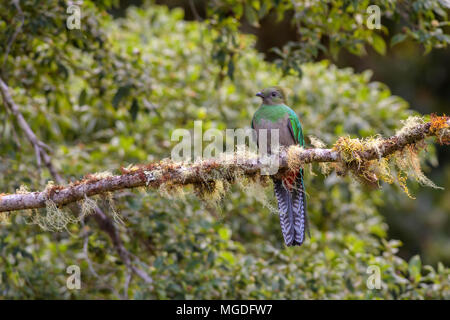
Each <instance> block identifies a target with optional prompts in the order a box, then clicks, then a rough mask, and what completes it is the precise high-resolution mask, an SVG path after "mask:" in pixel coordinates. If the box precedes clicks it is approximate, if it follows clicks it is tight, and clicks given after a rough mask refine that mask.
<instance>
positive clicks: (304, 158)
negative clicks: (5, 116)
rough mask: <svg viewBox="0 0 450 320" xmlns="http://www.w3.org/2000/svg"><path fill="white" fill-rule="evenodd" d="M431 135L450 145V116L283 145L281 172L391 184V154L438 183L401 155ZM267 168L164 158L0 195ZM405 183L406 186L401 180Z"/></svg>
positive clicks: (60, 194) (39, 204) (103, 189)
mask: <svg viewBox="0 0 450 320" xmlns="http://www.w3.org/2000/svg"><path fill="white" fill-rule="evenodd" d="M430 136H434V137H436V140H437V141H438V142H439V143H441V144H450V119H449V117H446V116H434V115H432V116H431V120H430V121H428V122H425V121H423V120H422V118H420V117H411V118H409V119H408V120H406V121H405V122H404V126H403V127H402V128H401V129H400V130H399V131H397V133H396V134H395V135H394V136H391V137H389V138H386V139H383V138H380V137H376V138H369V139H351V138H349V137H341V138H339V139H338V140H337V142H336V143H335V144H334V146H333V147H332V148H329V149H327V148H311V149H304V148H302V147H299V146H292V147H290V148H289V149H282V150H281V151H280V153H279V171H278V173H277V174H278V175H282V174H283V173H284V172H285V171H286V170H289V169H296V168H298V167H303V166H304V165H305V164H308V163H331V164H332V165H331V166H330V167H328V169H333V168H334V169H336V170H337V171H338V173H340V174H343V173H346V172H348V171H350V172H352V173H353V174H355V175H357V176H358V177H359V178H362V180H365V182H369V183H373V182H377V181H378V180H379V179H382V180H385V181H388V182H389V179H390V178H389V179H388V178H386V174H385V171H386V170H385V169H386V168H384V166H385V165H384V164H385V163H387V161H386V158H395V157H394V155H397V158H398V159H397V165H398V166H399V168H400V169H402V170H403V169H408V168H406V167H407V166H410V167H411V168H409V169H411V170H413V171H416V172H419V173H418V174H417V176H418V177H419V178H418V179H417V180H419V182H424V181H425V182H424V184H428V185H432V183H431V184H430V183H427V182H426V181H427V179H426V177H424V176H423V174H422V175H421V171H420V165H418V164H417V161H416V160H415V159H414V158H413V157H412V156H408V157H406V158H407V159H406V160H408V159H409V160H408V161H406V160H405V157H404V156H401V155H402V154H403V153H404V152H405V151H407V152H410V153H411V154H413V155H414V154H415V155H416V154H417V152H418V150H420V147H421V146H422V147H424V146H425V145H424V139H425V138H427V137H430ZM411 159H412V160H411ZM264 166H265V165H264V162H263V161H262V159H261V158H258V157H256V156H255V155H254V154H249V153H243V154H239V153H236V154H234V155H232V156H230V157H228V158H226V157H225V158H217V159H216V158H214V159H206V160H202V161H198V162H195V163H185V162H184V163H179V162H172V161H170V160H163V161H160V162H159V163H151V164H148V165H138V166H133V167H129V168H121V174H119V175H112V174H111V173H95V174H89V175H87V176H85V178H84V179H82V180H80V181H76V182H73V183H71V184H69V185H65V186H63V185H50V186H48V187H47V188H46V189H45V190H44V191H40V192H39V191H38V192H27V191H24V190H20V191H18V192H17V193H15V194H0V212H7V211H15V210H23V209H35V208H43V207H46V205H47V204H48V203H49V201H50V202H51V203H54V204H56V205H57V206H58V207H61V206H64V205H67V204H69V203H73V202H76V201H80V200H81V201H83V199H85V198H86V197H91V196H94V195H101V194H107V193H110V192H114V191H118V190H122V189H128V188H137V187H149V188H161V187H162V186H164V185H165V186H167V185H170V186H172V187H180V186H184V185H194V186H195V187H197V189H198V187H200V189H201V188H202V187H205V186H206V187H208V186H209V185H210V184H211V183H215V182H216V181H222V182H224V181H225V182H227V183H228V184H229V183H233V182H234V181H235V180H236V177H238V176H246V177H255V176H259V175H260V174H261V170H263V169H264ZM383 172H384V173H383ZM400 180H401V179H400ZM400 184H401V185H402V183H401V182H400Z"/></svg>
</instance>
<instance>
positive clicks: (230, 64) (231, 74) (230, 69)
mask: <svg viewBox="0 0 450 320" xmlns="http://www.w3.org/2000/svg"><path fill="white" fill-rule="evenodd" d="M227 75H228V77H230V79H231V80H234V62H233V58H230V61H228V71H227Z"/></svg>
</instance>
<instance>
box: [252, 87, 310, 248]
mask: <svg viewBox="0 0 450 320" xmlns="http://www.w3.org/2000/svg"><path fill="white" fill-rule="evenodd" d="M256 96H258V97H260V98H261V99H262V104H261V106H260V107H259V108H258V109H257V110H256V112H255V113H254V115H253V118H252V123H251V127H252V129H254V130H255V136H256V142H257V145H258V148H263V147H267V151H266V152H267V153H270V151H271V147H270V141H271V138H270V137H267V146H261V145H260V144H259V142H258V137H259V130H261V129H266V130H267V131H266V134H267V136H268V133H269V132H270V130H271V129H278V130H279V132H278V134H279V145H280V146H284V147H288V146H291V145H300V146H304V145H305V140H304V138H303V130H302V125H301V123H300V120H299V118H298V117H297V114H296V113H295V111H294V110H292V109H291V108H290V107H288V106H287V105H286V94H285V92H284V90H283V88H281V87H279V86H273V87H269V88H266V89H264V90H262V91H260V92H258V93H257V94H256ZM272 180H273V184H274V192H275V197H276V198H277V202H278V211H279V217H280V226H281V232H282V234H283V238H284V242H285V244H286V246H288V247H290V246H301V245H302V244H303V242H304V240H305V233H308V234H309V228H308V217H307V211H306V198H305V186H304V183H303V169H299V170H296V171H292V170H289V171H288V172H287V173H286V174H284V175H283V176H282V177H281V178H277V177H275V176H274V175H273V176H272Z"/></svg>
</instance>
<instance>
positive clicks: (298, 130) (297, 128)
mask: <svg viewBox="0 0 450 320" xmlns="http://www.w3.org/2000/svg"><path fill="white" fill-rule="evenodd" d="M286 114H287V115H288V116H289V120H290V125H291V126H292V131H293V134H294V139H295V142H296V143H297V144H299V145H301V146H303V145H305V140H304V138H303V131H302V125H301V123H300V120H299V119H298V117H297V114H296V113H295V112H294V110H292V109H291V108H289V107H288V106H287V105H285V104H276V105H267V104H263V105H261V107H259V109H258V110H257V111H256V112H255V114H254V115H253V121H252V127H253V128H254V126H255V124H260V123H261V120H268V121H271V122H273V123H275V122H278V121H280V120H281V119H283V118H284V117H286Z"/></svg>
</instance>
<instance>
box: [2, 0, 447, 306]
mask: <svg viewBox="0 0 450 320" xmlns="http://www.w3.org/2000/svg"><path fill="white" fill-rule="evenodd" d="M32 2H33V1H28V2H27V1H21V3H22V10H24V12H26V19H25V24H24V28H26V30H27V32H23V34H21V36H20V38H18V39H17V42H16V44H15V45H14V46H13V47H12V49H11V53H10V55H9V56H8V58H7V61H8V62H7V66H8V67H7V68H6V69H5V70H6V74H7V80H8V83H9V85H10V86H11V87H12V88H13V89H14V92H13V96H14V99H15V100H16V101H17V102H18V103H19V104H20V105H21V111H22V112H23V114H24V116H25V118H26V119H27V121H28V122H29V123H30V124H31V127H32V128H33V130H35V132H36V133H37V135H38V136H39V137H41V138H42V139H43V140H44V141H46V142H47V143H49V144H51V146H52V148H53V149H54V154H53V160H54V162H55V164H56V166H57V167H58V168H59V169H60V171H61V173H62V174H63V175H64V176H65V177H67V179H71V180H74V179H79V178H81V177H82V175H83V174H86V173H90V172H99V171H104V170H114V169H117V168H119V167H120V166H122V165H123V166H127V165H128V164H132V163H144V162H148V161H154V160H158V159H161V158H164V157H168V156H169V155H170V150H171V147H172V146H173V145H174V144H175V143H176V142H172V141H170V136H171V132H172V131H173V130H174V129H176V128H190V129H192V128H193V121H194V120H198V119H201V120H203V128H204V130H206V129H208V128H218V129H220V130H223V129H225V128H236V127H244V126H248V125H249V121H250V119H251V115H252V114H253V112H254V111H255V110H256V108H257V106H258V103H259V101H258V98H257V97H254V94H255V92H257V91H259V90H260V89H261V88H264V87H267V86H270V85H275V84H280V85H282V86H283V87H286V88H289V89H290V91H291V92H290V95H289V97H288V100H289V104H290V105H291V106H293V108H294V109H295V110H296V111H297V113H298V114H299V116H300V119H301V121H302V124H303V127H304V130H305V133H306V135H311V134H312V135H314V136H316V137H319V138H320V139H321V140H323V141H325V143H327V144H328V145H330V144H331V143H333V142H334V141H336V139H337V137H338V136H340V135H342V134H344V133H348V134H351V135H358V136H369V135H374V134H376V133H379V132H380V133H383V134H385V135H389V134H392V133H393V132H394V131H395V129H396V126H397V125H398V124H399V120H400V119H405V118H406V117H407V116H408V115H410V114H411V112H410V111H408V106H407V104H406V103H405V101H403V100H402V99H400V98H398V97H394V96H392V95H391V93H390V91H389V89H388V88H387V87H386V86H384V85H382V84H380V83H374V82H370V76H371V74H370V72H365V73H362V74H355V73H354V72H353V71H352V70H350V69H338V68H336V67H335V66H333V65H332V64H330V63H329V62H321V63H309V64H304V65H302V70H303V73H304V74H303V77H302V79H299V78H297V77H283V72H282V71H281V70H279V69H278V68H277V67H276V66H275V65H272V64H269V63H267V62H264V61H263V59H262V56H261V55H260V54H258V53H256V52H255V51H254V50H253V49H252V45H253V43H254V39H253V38H252V37H249V36H242V35H239V43H240V46H241V47H240V50H241V51H240V54H239V55H236V56H234V57H233V60H232V61H233V66H234V72H233V75H234V77H233V78H232V79H231V78H229V77H228V78H223V65H222V64H220V63H219V64H218V63H217V56H216V57H212V56H211V54H210V53H211V52H212V51H214V49H215V48H216V47H217V45H218V44H219V42H218V41H217V39H218V37H220V36H221V34H220V33H219V32H217V31H214V30H213V31H212V32H211V31H210V30H208V27H207V25H206V24H201V23H197V22H185V21H183V20H182V16H183V13H182V11H180V10H174V11H171V12H169V11H168V10H167V9H165V8H162V7H157V6H150V7H149V8H147V9H131V10H129V11H128V13H127V16H126V18H124V19H119V20H116V21H112V20H111V19H110V18H109V16H108V15H106V14H102V13H101V12H99V11H98V9H96V7H95V6H94V5H93V4H92V3H91V2H89V1H84V2H83V3H84V4H83V8H84V9H86V12H85V11H83V12H85V15H83V17H84V18H83V21H82V30H81V32H80V33H79V35H80V38H79V39H80V41H76V40H73V41H69V40H68V39H69V38H71V37H74V38H75V37H77V35H76V34H77V31H68V30H65V29H64V27H63V26H62V25H61V24H60V23H61V21H62V20H63V19H64V18H65V16H64V10H62V9H61V8H60V7H58V6H57V5H56V3H57V1H47V2H46V5H44V6H42V7H41V6H32V5H31V4H32ZM28 3H29V6H28V5H27V4H28ZM355 3H356V2H355ZM84 6H86V7H84ZM6 7H8V5H7V4H1V5H0V12H1V15H2V16H1V17H2V19H6V18H5V17H4V15H9V16H8V17H7V19H8V20H7V21H11V19H14V18H12V17H15V15H14V12H12V11H10V10H6V9H5V8H6ZM281 7H282V6H281ZM84 9H83V10H84ZM248 10H250V13H244V12H245V11H248ZM252 10H253V9H247V10H245V9H244V8H242V13H241V14H245V15H248V16H249V17H250V18H248V19H256V18H255V17H254V16H255V13H254V12H253V11H252ZM255 10H256V9H255ZM258 10H262V8H259V9H258ZM265 10H268V8H266V9H265ZM252 12H253V13H252ZM44 13H45V14H44ZM260 15H261V16H263V15H264V14H261V13H259V11H258V16H260ZM49 17H54V19H55V20H54V22H55V23H56V24H57V26H60V27H59V28H56V29H55V28H54V27H52V25H51V21H52V20H51V18H49ZM39 19H44V20H45V19H50V20H45V21H43V22H42V24H43V26H42V28H40V29H39V30H37V29H33V28H31V26H33V24H34V23H37V21H40V20H39ZM253 21H255V23H256V20H253ZM218 23H221V22H220V21H218ZM11 26H12V24H8V26H3V27H2V26H0V35H1V36H0V37H2V39H1V41H0V43H2V44H4V43H5V42H6V41H5V39H6V38H8V37H9V36H10V34H11V32H12V29H11ZM33 30H34V31H33ZM3 31H7V32H3ZM56 31H57V32H56ZM72 32H74V34H73V35H72ZM237 36H238V34H237V33H235V37H237ZM95 39H97V40H95ZM100 40H101V41H100ZM48 43H52V44H53V45H51V46H50V45H48ZM221 43H222V42H220V44H221ZM1 52H4V51H3V50H2V51H1ZM0 58H2V56H1V55H0ZM224 59H227V58H224ZM45 61H48V63H44V62H45ZM63 61H64V62H63ZM58 63H64V68H65V69H66V71H67V72H61V70H62V69H58V65H57V64H58ZM227 63H228V65H229V63H230V62H229V61H228V62H227V60H225V64H227ZM58 70H59V71H58ZM221 77H222V81H221V82H220V83H218V82H215V81H214V80H215V79H220V78H221ZM0 115H1V116H2V117H8V119H9V120H11V117H10V116H7V115H6V114H5V112H4V109H1V111H0ZM13 125H14V121H7V122H4V121H2V122H1V125H0V129H1V130H0V132H1V133H2V138H1V140H0V154H1V157H0V172H1V174H0V185H2V190H1V191H2V192H14V191H15V189H17V188H19V187H20V185H22V184H26V185H28V186H29V187H30V189H42V188H43V187H44V186H45V185H46V183H47V181H48V180H49V179H51V177H50V175H49V173H48V172H47V171H45V170H44V171H43V172H39V171H37V170H36V164H35V158H34V153H33V150H32V149H31V147H30V146H29V145H28V144H27V143H26V142H24V139H21V137H20V136H19V137H16V131H17V129H15V130H13ZM19 142H20V144H19ZM313 169H314V171H315V172H318V171H319V170H317V168H315V167H314V168H313ZM305 184H307V186H308V189H307V190H308V193H309V194H308V208H309V212H310V217H311V229H312V230H311V239H308V240H307V241H306V243H305V245H303V246H302V247H296V248H285V247H284V246H283V240H282V236H281V233H280V230H279V222H278V217H277V216H276V215H275V214H271V213H270V211H269V210H268V209H267V208H265V207H264V206H263V204H261V203H260V202H259V201H258V199H259V198H261V194H259V193H256V196H254V197H252V196H250V192H243V191H242V190H241V189H239V188H238V187H234V188H233V189H232V190H230V192H229V193H228V194H227V195H226V197H225V199H224V200H223V203H222V204H221V208H216V207H211V206H206V205H204V204H203V203H202V202H200V201H199V200H198V199H196V198H194V197H191V196H187V197H186V199H184V200H176V199H166V198H161V196H160V194H159V193H158V192H154V191H148V192H141V191H135V192H129V191H125V192H119V193H117V194H115V203H116V206H117V207H118V210H120V213H121V216H122V217H123V220H124V222H125V225H124V226H120V225H119V224H118V228H120V230H121V234H122V236H123V238H124V242H125V246H126V247H127V249H128V250H129V251H130V252H132V253H133V254H134V255H136V256H138V257H139V258H140V260H141V261H142V262H143V263H142V265H141V266H140V267H141V268H142V269H144V270H145V271H146V272H148V273H149V274H150V275H151V277H152V278H153V280H154V282H153V284H152V285H148V284H145V283H143V282H142V280H141V279H140V278H138V277H136V276H134V277H133V278H132V281H131V283H130V284H129V286H128V289H127V293H128V295H129V297H131V298H136V299H142V298H158V299H169V298H188V299H200V298H203V299H208V298H209V299H216V298H231V299H234V298H255V299H257V298H268V299H306V298H321V299H324V298H331V299H338V298H342V299H352V298H356V299H364V298H367V299H372V298H381V299H392V298H400V299H408V298H412V299H431V298H441V299H442V298H444V299H448V298H450V296H449V292H450V290H449V282H448V279H449V269H448V268H446V267H445V266H444V265H442V264H439V265H438V267H437V269H435V268H432V267H431V266H422V264H421V262H420V258H419V257H414V258H413V259H411V261H410V262H409V263H408V262H407V261H404V260H403V259H401V258H399V257H398V256H397V251H398V247H399V246H400V243H399V241H394V240H391V241H388V240H387V235H386V231H387V225H386V224H385V223H384V221H383V218H382V216H381V215H380V213H379V212H378V209H377V208H378V206H380V205H381V204H383V202H384V201H385V198H386V194H387V193H389V194H390V196H391V197H396V198H402V197H405V196H404V195H403V194H402V192H401V191H400V190H398V189H395V188H393V187H391V186H389V185H386V186H383V189H381V190H378V191H371V192H369V191H367V190H364V189H362V188H361V186H360V185H358V184H357V183H355V182H352V181H351V179H350V178H344V179H340V178H338V177H337V176H336V175H335V174H331V175H329V176H322V175H321V174H318V175H317V176H313V174H312V173H307V175H306V181H305ZM271 200H272V201H273V199H271ZM103 202H105V201H103V200H101V199H98V204H99V205H101V206H102V208H103V209H104V210H105V211H111V208H110V207H109V206H108V205H107V204H105V203H103ZM33 214H41V215H42V214H45V213H44V211H40V212H34V213H33ZM28 215H29V213H28V212H21V213H19V214H14V215H11V217H10V223H9V224H6V225H3V226H1V227H0V259H1V261H2V263H1V264H0V273H1V278H0V279H1V280H0V292H2V296H3V297H6V298H116V297H119V296H122V295H123V292H122V291H123V288H124V283H125V282H126V279H127V276H128V274H127V272H128V271H127V268H126V267H125V266H124V264H123V262H122V261H120V259H119V258H118V257H117V255H116V252H115V250H114V248H113V246H112V244H111V242H110V240H109V238H108V237H107V235H105V234H104V233H102V232H101V231H99V229H98V226H97V225H96V224H95V221H93V220H92V219H89V218H88V220H87V222H86V226H85V227H84V228H82V227H81V226H80V225H78V224H74V225H69V227H68V230H67V231H64V232H57V233H52V232H47V231H43V230H41V229H40V228H39V227H38V226H35V225H31V224H29V223H30V222H31V221H32V219H31V217H29V216H28ZM84 232H86V233H87V234H88V235H89V240H88V249H89V258H90V260H91V261H92V266H93V268H94V269H95V271H96V274H97V275H95V274H93V273H91V272H90V270H89V265H88V261H87V260H86V257H85V252H84V251H83V242H84V240H83V237H82V234H83V233H84ZM72 264H77V265H79V266H80V267H81V272H82V289H81V290H74V291H71V290H69V289H67V288H66V286H65V281H66V277H67V274H66V272H65V270H66V267H67V266H69V265H72ZM370 265H376V266H379V267H380V270H381V280H382V288H381V289H379V290H377V289H373V290H370V289H368V288H367V286H366V281H367V279H368V276H369V275H368V274H367V273H366V272H367V268H368V266H370Z"/></svg>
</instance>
